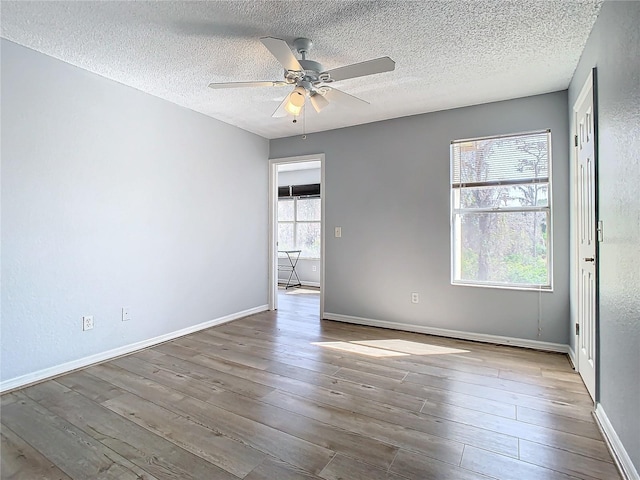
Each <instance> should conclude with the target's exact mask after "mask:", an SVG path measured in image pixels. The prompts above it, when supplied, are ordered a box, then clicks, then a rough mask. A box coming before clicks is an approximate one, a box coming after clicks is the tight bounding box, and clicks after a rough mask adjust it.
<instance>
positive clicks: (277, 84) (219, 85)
mask: <svg viewBox="0 0 640 480" xmlns="http://www.w3.org/2000/svg"><path fill="white" fill-rule="evenodd" d="M287 85H289V84H288V83H287V82H283V81H280V80H277V81H275V80H274V81H272V82H222V83H210V84H209V88H213V89H216V88H243V87H286V86H287Z"/></svg>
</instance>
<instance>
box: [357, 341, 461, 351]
mask: <svg viewBox="0 0 640 480" xmlns="http://www.w3.org/2000/svg"><path fill="white" fill-rule="evenodd" d="M353 343H357V344H358V345H367V346H369V347H375V348H384V349H386V350H393V351H395V352H403V353H408V354H410V355H445V354H448V353H468V352H469V350H460V349H458V348H450V347H443V346H440V345H430V344H428V343H418V342H409V341H407V340H397V339H391V340H364V341H358V342H353Z"/></svg>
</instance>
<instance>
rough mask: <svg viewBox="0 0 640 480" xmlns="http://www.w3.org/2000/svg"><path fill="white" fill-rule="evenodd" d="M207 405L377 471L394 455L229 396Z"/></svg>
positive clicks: (363, 439)
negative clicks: (280, 431)
mask: <svg viewBox="0 0 640 480" xmlns="http://www.w3.org/2000/svg"><path fill="white" fill-rule="evenodd" d="M209 402H210V403H213V404H215V405H218V406H220V407H221V408H224V409H226V410H229V411H231V412H235V413H238V414H242V415H245V416H247V417H248V418H251V419H253V420H255V421H257V422H260V423H263V424H265V425H269V426H271V427H273V428H277V429H279V430H282V431H284V432H287V433H289V434H291V435H294V436H296V437H299V438H302V439H304V440H307V441H309V442H311V443H314V444H316V445H320V446H322V447H324V448H327V449H329V450H333V451H335V452H339V453H342V454H345V455H347V456H349V457H352V458H356V459H360V460H362V461H364V462H366V463H370V464H372V465H376V466H379V467H383V468H388V467H389V466H390V465H391V462H392V461H393V458H394V457H395V454H396V452H397V451H398V448H397V447H395V446H393V445H390V444H387V443H383V442H380V441H376V440H374V439H372V438H370V437H367V436H363V435H358V434H355V433H353V432H350V431H346V430H344V429H342V428H338V427H336V426H332V425H328V424H326V423H322V422H319V421H317V420H314V419H312V418H309V417H305V416H303V415H298V414H296V413H293V412H291V411H288V410H285V409H282V408H279V407H277V406H274V405H271V404H268V403H264V402H260V401H256V400H253V399H250V398H247V397H242V396H240V395H237V394H234V393H232V392H225V393H220V394H216V395H215V396H214V397H212V398H211V399H210V401H209Z"/></svg>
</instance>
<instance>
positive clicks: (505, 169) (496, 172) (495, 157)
mask: <svg viewBox="0 0 640 480" xmlns="http://www.w3.org/2000/svg"><path fill="white" fill-rule="evenodd" d="M549 137H550V134H549V133H548V132H539V133H532V134H525V135H518V136H513V137H503V138H485V139H477V140H470V141H463V142H454V143H453V144H452V145H451V156H452V180H453V183H454V184H460V183H462V184H464V183H476V182H496V181H514V180H516V181H517V180H521V179H530V178H547V177H549V145H550V143H551V142H550V139H549Z"/></svg>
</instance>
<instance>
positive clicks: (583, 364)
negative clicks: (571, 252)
mask: <svg viewBox="0 0 640 480" xmlns="http://www.w3.org/2000/svg"><path fill="white" fill-rule="evenodd" d="M593 98H594V89H593V73H591V74H589V78H587V81H586V82H585V85H584V87H583V88H582V91H581V92H580V95H579V96H578V98H577V100H576V103H575V105H574V106H573V112H574V115H575V123H574V124H575V129H576V131H575V132H574V134H575V137H574V138H575V139H576V140H575V162H576V209H577V211H576V214H577V215H576V220H577V222H576V243H577V245H576V247H577V248H576V251H577V262H576V263H577V272H576V274H577V278H576V286H577V314H578V317H577V324H578V327H577V329H576V346H577V349H578V351H577V352H576V353H577V357H578V358H577V360H578V362H577V363H578V365H577V369H578V371H579V372H580V375H581V376H582V380H583V381H584V384H585V386H586V387H587V390H588V391H589V394H590V395H591V397H592V398H593V399H594V400H595V395H596V360H597V356H596V345H597V343H596V339H597V322H596V314H597V311H596V305H597V304H596V294H597V277H596V273H597V269H596V262H597V260H598V259H597V257H596V253H597V246H596V243H597V241H598V237H597V226H596V197H595V196H596V164H595V154H596V148H595V141H596V138H595V117H594V100H593Z"/></svg>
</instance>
